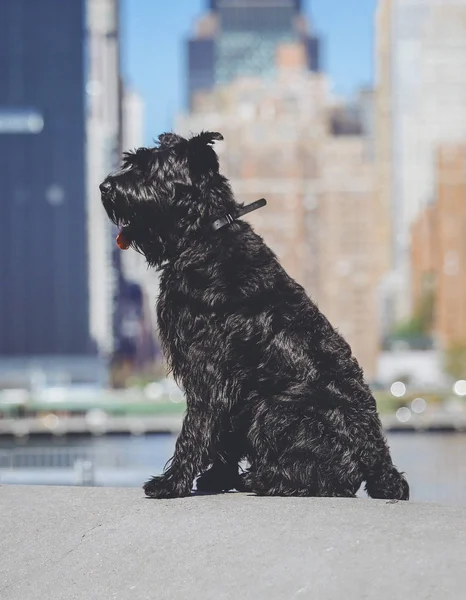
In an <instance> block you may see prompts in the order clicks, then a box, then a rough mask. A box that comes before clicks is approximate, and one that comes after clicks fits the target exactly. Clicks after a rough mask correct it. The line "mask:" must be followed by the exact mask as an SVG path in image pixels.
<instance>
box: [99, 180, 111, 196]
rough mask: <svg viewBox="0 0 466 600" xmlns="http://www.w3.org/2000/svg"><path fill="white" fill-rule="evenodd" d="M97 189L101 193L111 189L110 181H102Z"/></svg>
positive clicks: (106, 192)
mask: <svg viewBox="0 0 466 600" xmlns="http://www.w3.org/2000/svg"><path fill="white" fill-rule="evenodd" d="M99 189H100V191H101V193H102V194H108V192H109V191H110V190H111V189H112V184H111V183H110V181H104V182H103V183H101V184H100V185H99Z"/></svg>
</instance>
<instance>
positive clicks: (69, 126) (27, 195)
mask: <svg viewBox="0 0 466 600" xmlns="http://www.w3.org/2000/svg"><path fill="white" fill-rule="evenodd" d="M117 9H118V2H117V0H76V1H73V2H62V1H61V0H41V2H36V1H35V0H15V1H14V2H4V3H3V4H2V17H1V19H0V55H1V57H2V60H1V61H0V81H1V82H2V85H1V86H0V210H1V215H2V223H4V224H5V226H4V241H5V249H6V250H5V252H2V253H1V254H0V277H1V281H2V294H1V296H0V355H1V356H3V357H6V356H7V357H14V356H17V357H21V356H22V357H26V356H37V357H41V356H42V357H45V356H49V357H50V356H58V355H60V356H70V357H71V356H74V357H77V356H78V355H81V356H86V355H87V356H89V355H93V354H96V352H98V351H100V352H105V351H108V350H109V349H110V348H111V343H112V340H111V337H112V327H111V303H112V292H111V285H112V281H111V280H112V275H111V257H110V254H109V246H108V244H109V241H108V236H109V231H110V230H109V226H108V224H107V222H106V221H105V219H104V218H102V213H104V211H103V210H102V208H101V205H100V195H99V190H98V184H99V182H100V181H101V180H102V178H103V176H104V174H106V173H107V172H108V171H109V170H110V169H111V168H113V166H114V164H115V158H116V156H117V154H119V141H118V139H119V121H120V117H119V112H120V108H119V99H118V94H119V91H118V86H119V81H118V80H119V65H118V28H117V12H118V10H117ZM104 216H105V215H104ZM109 315H110V316H109Z"/></svg>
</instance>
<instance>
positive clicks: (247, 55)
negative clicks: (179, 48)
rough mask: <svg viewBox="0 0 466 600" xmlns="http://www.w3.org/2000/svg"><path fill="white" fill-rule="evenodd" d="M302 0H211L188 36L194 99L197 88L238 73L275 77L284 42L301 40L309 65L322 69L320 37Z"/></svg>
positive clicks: (225, 80) (232, 78)
mask: <svg viewBox="0 0 466 600" xmlns="http://www.w3.org/2000/svg"><path fill="white" fill-rule="evenodd" d="M301 4H302V3H301V1H300V0H210V2H209V9H210V11H211V12H210V14H209V15H208V16H207V17H205V18H204V21H205V24H204V26H202V25H203V24H202V22H201V24H200V25H201V26H200V27H199V31H198V32H197V35H196V36H195V37H194V38H192V39H191V40H189V41H188V78H189V90H188V95H189V102H190V103H192V99H193V96H194V94H195V93H196V92H198V91H208V90H210V89H212V88H213V87H214V85H216V84H226V83H229V82H230V81H232V80H234V79H235V78H236V77H238V76H257V75H259V76H261V77H268V76H270V77H272V76H273V75H274V73H275V65H276V61H275V52H276V49H277V46H278V45H279V44H280V43H285V42H297V41H301V42H302V43H303V44H304V45H305V47H306V50H307V56H308V63H309V69H310V70H312V71H319V70H320V66H321V65H320V62H321V60H320V43H319V39H318V38H317V37H315V36H313V35H311V34H310V33H309V32H308V31H307V29H306V26H305V23H304V21H303V16H302V14H301V10H302V6H301Z"/></svg>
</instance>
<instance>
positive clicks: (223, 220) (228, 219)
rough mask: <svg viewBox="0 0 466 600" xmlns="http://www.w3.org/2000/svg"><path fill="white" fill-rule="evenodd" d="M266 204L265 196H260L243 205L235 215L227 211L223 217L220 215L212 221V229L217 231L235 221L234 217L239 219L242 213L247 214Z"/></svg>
mask: <svg viewBox="0 0 466 600" xmlns="http://www.w3.org/2000/svg"><path fill="white" fill-rule="evenodd" d="M266 204H267V200H266V199H265V198H261V199H260V200H256V201H255V202H253V203H252V204H248V205H247V206H243V208H240V209H239V211H238V214H237V215H235V216H233V215H231V214H230V213H228V214H226V215H225V216H224V217H220V219H217V220H216V221H214V222H213V223H212V229H213V230H214V231H218V230H219V229H221V228H222V227H225V225H231V224H232V223H233V222H234V221H236V219H239V218H240V217H242V216H243V215H247V214H248V213H250V212H252V211H253V210H257V209H258V208H262V207H263V206H265V205H266Z"/></svg>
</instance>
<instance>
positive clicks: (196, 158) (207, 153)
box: [188, 131, 223, 175]
mask: <svg viewBox="0 0 466 600" xmlns="http://www.w3.org/2000/svg"><path fill="white" fill-rule="evenodd" d="M221 140H223V135H222V134H221V133H218V132H215V131H203V132H202V133H200V134H199V135H196V136H194V137H192V138H191V139H190V140H189V141H188V160H189V166H190V170H191V172H192V174H193V175H196V174H197V175H206V174H208V173H212V172H214V173H218V169H219V165H218V158H217V154H216V153H215V151H214V149H213V148H212V146H213V144H214V143H215V142H216V141H221Z"/></svg>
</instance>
